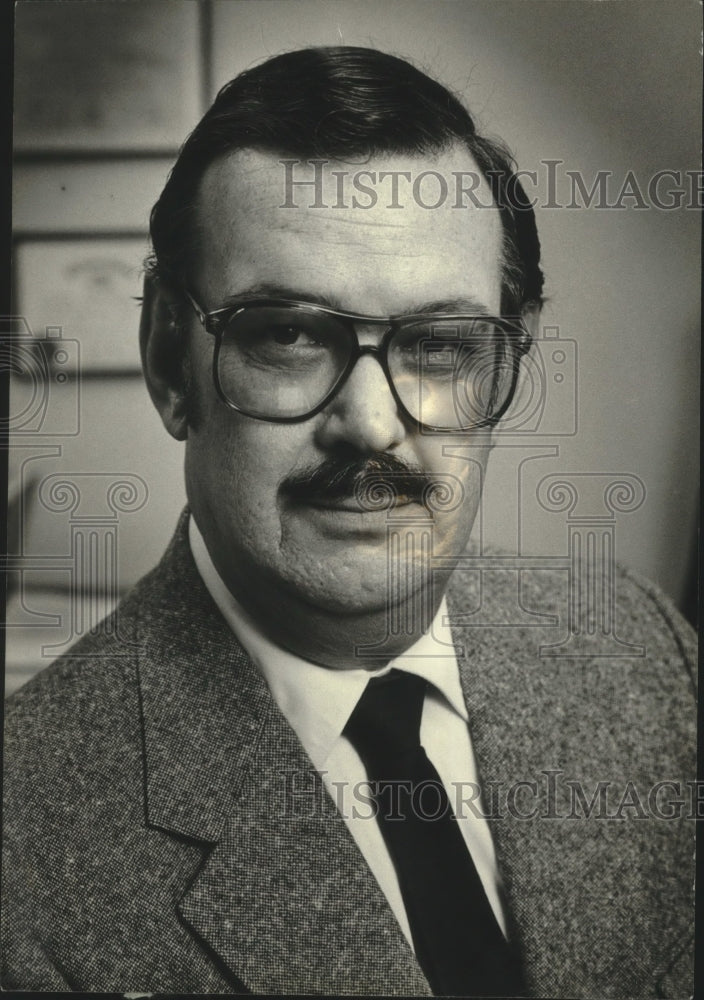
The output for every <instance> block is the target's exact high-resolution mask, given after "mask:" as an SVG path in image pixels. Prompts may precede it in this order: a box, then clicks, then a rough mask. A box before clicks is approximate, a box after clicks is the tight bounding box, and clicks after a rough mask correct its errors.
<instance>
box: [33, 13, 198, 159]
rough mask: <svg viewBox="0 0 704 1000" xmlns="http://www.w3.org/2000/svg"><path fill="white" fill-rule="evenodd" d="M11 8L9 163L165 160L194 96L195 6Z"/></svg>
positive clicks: (187, 122) (192, 114)
mask: <svg viewBox="0 0 704 1000" xmlns="http://www.w3.org/2000/svg"><path fill="white" fill-rule="evenodd" d="M53 6H54V5H53V4H52V3H47V2H35V3H20V4H18V5H17V7H16V21H17V31H18V32H21V37H22V38H23V40H24V43H23V44H22V45H21V46H18V48H17V50H16V58H15V94H14V101H15V109H14V141H15V154H16V156H17V157H19V158H22V157H27V156H37V155H39V156H43V155H61V154H69V155H71V154H81V155H90V154H96V153H97V154H101V155H108V154H114V153H117V154H119V153H123V154H124V153H137V154H142V155H144V154H159V153H161V154H163V153H165V152H173V151H175V150H176V149H178V146H179V145H180V143H181V142H182V141H183V137H184V135H185V134H186V132H187V131H188V129H189V128H190V127H191V126H192V123H193V122H194V121H195V120H197V118H198V116H199V114H200V111H201V107H202V95H203V76H204V69H203V64H202V63H203V61H202V59H199V58H195V59H184V58H183V53H184V52H194V51H196V52H200V51H201V49H202V46H201V44H200V34H201V24H200V22H201V18H202V16H203V15H202V11H201V9H200V5H199V4H191V3H175V4H169V12H168V31H165V30H164V6H163V4H162V3H160V2H159V0H156V2H155V0H138V2H135V0H119V2H118V0H102V2H101V3H78V4H76V3H66V4H62V12H61V18H56V17H55V16H54V14H53V12H52V10H51V8H52V7H53Z"/></svg>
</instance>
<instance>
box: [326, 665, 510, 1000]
mask: <svg viewBox="0 0 704 1000" xmlns="http://www.w3.org/2000/svg"><path fill="white" fill-rule="evenodd" d="M425 691H426V682H425V681H424V680H423V679H422V678H420V677H417V676H415V675H413V674H408V673H404V672H401V671H398V670H391V671H390V672H389V673H388V674H386V675H384V676H383V677H378V678H373V679H372V680H371V681H369V683H368V684H367V687H366V688H365V691H364V693H363V695H362V697H361V698H360V700H359V702H358V703H357V706H356V708H355V710H354V712H353V713H352V715H351V716H350V719H349V721H348V723H347V725H346V727H345V730H344V732H345V735H346V736H347V737H348V738H349V740H350V742H351V743H352V745H353V746H354V748H355V749H356V750H357V753H358V754H359V755H360V757H361V759H362V762H363V763H364V766H365V768H366V770H367V777H368V779H369V781H370V784H371V790H372V795H373V797H374V800H375V802H376V806H377V820H378V822H379V826H380V827H381V832H382V834H383V836H384V840H385V842H386V846H387V848H388V850H389V853H390V855H391V858H392V860H393V863H394V866H395V868H396V873H397V875H398V880H399V884H400V887H401V894H402V896H403V902H404V905H405V908H406V913H407V915H408V922H409V924H410V927H411V933H412V935H413V944H414V948H415V951H416V956H417V958H418V961H419V963H420V966H421V968H422V969H423V972H424V973H425V976H426V978H427V980H428V982H429V983H430V986H431V988H432V990H433V993H434V994H435V995H436V996H447V995H462V996H465V997H467V996H472V997H475V996H476V997H481V996H490V997H499V996H501V997H517V996H523V995H525V987H524V985H523V982H522V978H521V975H520V969H519V966H518V963H517V962H516V959H515V957H514V955H513V953H512V951H511V949H510V948H509V945H508V943H507V942H506V939H505V938H504V936H503V933H502V932H501V928H500V927H499V925H498V923H497V921H496V917H495V916H494V913H493V910H492V909H491V906H490V904H489V901H488V899H487V897H486V893H485V892H484V887H483V886H482V883H481V880H480V878H479V875H478V874H477V870H476V868H475V867H474V863H473V861H472V858H471V855H470V853H469V851H468V850H467V846H466V844H465V841H464V838H463V837H462V834H461V832H460V830H459V828H458V825H457V821H456V819H455V817H454V814H453V813H452V809H451V807H450V803H449V800H448V798H447V793H446V791H445V788H444V786H443V784H442V781H441V779H440V776H439V774H438V772H437V771H436V770H435V767H434V766H433V764H432V763H431V761H430V760H429V759H428V757H427V755H426V753H425V750H424V749H423V747H422V746H421V744H420V721H421V714H422V711H423V701H424V698H425Z"/></svg>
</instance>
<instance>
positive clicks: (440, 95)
mask: <svg viewBox="0 0 704 1000" xmlns="http://www.w3.org/2000/svg"><path fill="white" fill-rule="evenodd" d="M456 143H460V144H462V145H464V146H465V147H466V148H467V149H468V150H469V152H470V153H471V154H472V156H473V157H474V159H475V160H476V162H477V165H478V167H479V170H480V171H481V173H482V174H483V175H484V177H485V178H486V179H487V181H488V182H489V184H490V186H491V191H492V194H493V197H494V201H495V202H496V204H497V206H498V208H499V211H500V213H501V219H502V224H503V234H504V238H503V291H502V312H503V313H504V314H505V315H516V314H517V313H519V312H520V310H521V308H522V307H523V306H525V305H526V304H528V303H540V302H541V300H542V289H543V273H542V271H541V268H540V243H539V240H538V234H537V229H536V225H535V215H534V213H533V209H532V207H531V206H530V204H529V202H528V199H527V198H526V195H525V193H524V191H523V188H522V186H521V184H520V182H519V180H518V179H517V177H516V176H515V173H514V169H513V163H512V159H511V156H510V154H509V152H508V151H507V150H506V149H505V147H504V146H502V145H501V144H500V143H498V142H496V141H494V140H489V139H486V138H483V137H482V136H480V135H478V134H477V131H476V128H475V125H474V121H473V120H472V117H471V115H470V114H469V112H468V111H467V110H466V109H465V108H464V107H463V105H462V104H461V103H460V102H459V100H458V99H457V98H456V97H454V96H453V95H452V94H451V93H450V92H449V91H448V90H447V89H446V88H445V87H443V86H442V85H441V84H439V83H437V82H436V81H435V80H432V79H431V78H430V77H428V76H426V75H425V73H422V72H420V70H418V69H416V68H415V67H413V66H411V65H410V64H409V63H407V62H405V61H404V60H403V59H399V58H396V57H395V56H391V55H388V54H386V53H384V52H379V51H377V50H376V49H368V48H357V47H349V46H339V47H330V48H308V49H300V50H297V51H294V52H286V53H284V54H283V55H279V56H275V57H274V58H272V59H269V60H267V62H264V63H262V64H261V65H259V66H255V67H254V68H253V69H249V70H246V71H245V72H243V73H240V75H239V76H237V77H235V79H234V80H232V81H230V83H227V84H226V85H225V86H224V87H223V88H222V89H221V90H220V92H219V94H218V95H217V97H216V99H215V101H214V103H213V105H212V107H211V108H210V109H209V110H208V111H207V112H206V114H205V115H204V117H203V118H202V119H201V121H200V122H199V124H198V125H197V126H196V128H195V129H194V130H193V132H192V133H191V135H190V136H189V137H188V139H187V140H186V142H185V143H184V145H183V147H182V149H181V151H180V153H179V156H178V159H177V160H176V163H175V165H174V167H173V169H172V171H171V173H170V175H169V178H168V181H167V183H166V185H165V187H164V190H163V192H162V194H161V197H160V198H159V200H158V201H157V203H156V204H155V206H154V208H153V209H152V213H151V223H150V232H151V238H152V246H153V254H152V256H151V258H150V261H149V263H148V265H147V267H148V273H150V274H151V275H152V276H153V277H155V278H157V279H159V280H161V281H164V282H166V283H168V284H172V285H174V286H176V287H178V286H181V285H183V284H188V281H189V274H190V271H191V266H192V261H193V255H194V253H196V252H197V246H198V243H197V227H196V225H195V206H196V202H197V195H198V188H199V184H200V181H201V179H202V177H203V175H204V173H205V171H206V169H207V168H208V166H209V165H210V164H211V163H212V162H213V161H214V160H216V159H218V158H219V157H221V156H224V155H226V154H228V153H232V152H234V151H236V150H239V149H256V150H259V151H264V152H271V153H275V154H277V155H281V156H286V157H296V158H300V159H312V158H323V159H332V160H345V159H352V158H353V159H355V160H357V161H358V160H359V159H360V158H369V157H371V156H373V155H377V154H378V155H383V154H396V153H407V154H411V155H413V154H416V155H422V154H424V153H437V152H440V151H443V150H445V149H447V148H448V147H450V146H452V145H454V144H456Z"/></svg>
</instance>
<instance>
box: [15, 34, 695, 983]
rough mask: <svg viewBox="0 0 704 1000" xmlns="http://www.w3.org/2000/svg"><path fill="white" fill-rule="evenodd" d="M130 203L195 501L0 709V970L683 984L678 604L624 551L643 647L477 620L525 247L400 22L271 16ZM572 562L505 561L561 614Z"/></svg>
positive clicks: (153, 361) (150, 346) (160, 394)
mask: <svg viewBox="0 0 704 1000" xmlns="http://www.w3.org/2000/svg"><path fill="white" fill-rule="evenodd" d="M438 178H439V179H438ZM432 183H435V184H436V185H437V188H436V191H435V196H433V195H432V194H431V193H430V192H431V190H432V189H430V188H429V187H427V185H428V184H432ZM382 184H385V185H386V187H385V188H384V191H383V197H382V196H381V195H380V193H379V192H380V191H381V188H380V185H382ZM424 184H425V185H426V187H423V185H424ZM443 184H445V185H448V187H447V188H444V187H443ZM451 184H454V185H455V187H454V188H453V189H452V196H451V197H441V196H442V195H443V192H446V191H449V190H450V187H449V185H451ZM365 189H366V194H365V193H364V192H365ZM370 191H371V192H372V193H373V194H374V196H375V197H372V195H371V194H370V193H369V192H370ZM409 191H410V193H411V195H412V196H411V197H407V195H408V192H409ZM438 192H439V194H438ZM404 193H405V195H406V197H404V196H403V195H404ZM429 204H432V205H433V206H434V207H433V208H432V210H431V209H430V208H429V207H428V206H429ZM151 234H152V241H153V247H154V254H153V258H152V260H151V263H150V267H149V273H148V277H147V281H146V283H145V297H144V305H143V318H142V328H141V341H142V356H143V364H144V371H145V375H146V379H147V384H148V387H149V391H150V394H151V396H152V399H153V401H154V403H155V405H156V407H157V409H158V411H159V413H160V415H161V418H162V420H163V422H164V425H165V427H166V428H167V430H168V431H169V433H170V434H172V435H173V436H174V437H176V438H177V439H179V440H185V442H186V469H185V472H186V484H187V493H188V500H189V512H186V513H185V514H184V516H183V518H182V520H181V522H180V524H179V526H178V528H177V531H176V535H175V537H174V539H173V541H172V543H171V545H170V547H169V549H168V551H167V553H166V555H165V556H164V558H163V560H162V562H161V563H160V565H159V566H158V567H157V568H156V569H155V570H154V571H153V572H152V573H151V574H150V575H149V576H147V577H146V578H145V579H144V580H143V581H142V582H141V583H140V584H139V585H138V586H137V588H136V589H135V591H134V592H133V593H132V594H131V595H130V596H129V597H128V598H127V599H126V600H125V602H124V603H123V604H122V605H121V607H120V608H119V610H118V613H117V616H116V618H114V619H111V620H109V621H108V623H107V624H106V625H105V626H104V628H103V629H101V630H100V631H99V633H98V634H97V635H95V636H91V637H90V638H89V639H87V640H85V641H83V642H82V643H80V644H79V645H78V646H76V647H75V648H74V650H73V651H72V652H71V653H69V654H68V655H67V656H66V657H63V658H61V659H60V660H59V661H58V662H57V663H55V664H54V665H53V666H52V667H51V668H49V669H48V670H46V671H44V672H43V674H41V675H40V676H38V677H37V678H36V679H35V680H33V681H32V682H31V683H30V684H28V685H27V686H26V687H25V688H24V689H23V690H22V691H21V692H20V693H19V694H18V695H17V696H16V697H15V698H14V699H13V700H12V703H11V705H10V707H9V709H8V713H7V717H6V728H5V746H6V777H5V792H6V805H5V835H6V844H5V849H4V855H3V873H4V879H5V885H4V895H3V917H4V932H3V933H4V938H3V949H2V952H3V963H4V973H3V984H4V986H5V988H20V989H64V990H66V989H73V990H96V991H105V990H119V991H148V992H206V993H207V992H255V993H277V992H278V993H318V994H329V995H340V994H359V995H373V994H382V995H383V994H396V995H428V994H431V993H435V994H437V995H457V994H461V995H478V996H486V995H493V996H502V995H529V996H580V997H588V996H600V997H603V996H613V997H626V996H628V997H635V996H638V997H641V996H643V997H644V996H653V995H659V996H682V995H685V993H686V992H689V991H690V990H691V972H692V966H691V925H692V919H691V911H690V905H691V880H692V870H691V854H692V832H691V824H690V823H689V822H688V819H687V816H688V814H687V809H686V808H685V809H683V808H681V807H678V806H677V801H679V800H678V799H677V795H678V794H680V797H681V795H684V794H686V788H687V785H686V782H687V780H688V779H690V778H691V777H692V776H693V764H692V743H693V740H692V729H691V721H690V720H691V716H692V706H693V680H692V672H693V659H692V656H693V654H692V644H691V637H690V635H689V634H688V632H687V629H686V627H685V626H684V625H683V623H682V622H681V621H680V620H679V619H678V617H677V615H676V613H675V612H674V611H673V609H672V608H671V607H670V606H669V604H668V603H667V601H665V600H664V599H663V598H662V597H661V596H660V595H658V594H656V592H655V591H654V590H653V589H652V588H650V587H648V586H647V585H644V584H641V583H638V582H636V581H635V580H633V579H631V578H630V577H628V576H625V575H624V576H622V577H621V578H619V581H618V584H619V589H618V594H619V597H620V600H621V604H620V609H619V624H620V628H621V630H622V634H621V638H622V639H623V640H624V641H625V642H630V643H631V644H633V645H635V644H639V645H640V646H642V647H644V651H645V655H644V656H643V657H638V658H628V657H624V658H618V657H613V656H611V657H609V656H606V647H605V646H604V648H601V647H600V646H599V640H598V637H597V639H596V640H595V639H594V636H593V631H594V630H593V629H591V628H590V630H589V633H590V634H589V635H587V636H585V639H584V641H585V642H587V640H591V656H590V657H589V658H581V659H576V660H575V659H569V658H568V659H564V658H561V657H559V656H558V657H541V656H539V655H538V653H537V649H538V646H539V643H538V644H536V638H535V634H534V630H533V632H532V633H531V634H530V635H529V634H528V632H529V631H530V630H528V629H524V628H521V627H512V628H511V627H509V628H496V629H486V628H484V629H476V628H472V627H471V621H470V617H471V612H472V610H473V609H475V608H476V606H477V579H476V575H475V573H474V572H473V570H472V564H471V562H467V557H466V555H465V553H466V550H467V545H468V542H469V538H470V533H471V530H472V525H473V522H474V518H475V515H476V513H477V508H478V504H479V500H480V496H481V485H482V478H483V475H484V472H485V469H486V467H487V461H488V458H489V454H490V451H491V448H492V445H493V443H494V440H495V435H496V433H498V428H500V426H501V419H502V417H504V415H505V414H508V413H509V412H510V407H511V405H512V401H513V399H514V396H515V392H516V385H517V381H518V378H519V371H520V359H521V356H522V355H523V354H524V353H525V352H526V351H527V350H528V349H529V347H530V339H531V333H535V331H536V328H537V324H538V318H539V310H540V304H541V295H542V283H543V279H542V273H541V270H540V263H539V257H540V250H539V243H538V239H537V234H536V230H535V220H534V216H533V212H532V210H530V209H529V208H528V206H527V202H526V199H525V197H524V196H523V194H522V191H521V188H520V185H519V184H518V182H517V181H516V179H515V177H514V176H513V174H512V172H511V168H510V164H509V161H508V159H507V156H506V154H505V152H504V151H503V150H502V149H501V148H500V147H499V146H498V145H496V144H494V143H491V142H489V141H487V140H486V139H483V138H481V137H480V136H478V135H477V133H476V131H475V129H474V125H473V122H472V119H471V118H470V116H469V115H468V113H467V112H466V111H465V110H464V109H463V108H462V107H461V105H460V104H459V103H458V102H457V101H456V99H455V98H453V97H452V96H451V95H450V94H449V93H448V92H447V91H446V90H445V89H444V88H442V87H441V86H440V85H438V84H437V83H434V82H433V81H432V80H430V79H429V78H428V77H426V76H425V75H423V74H421V73H419V72H418V71H416V70H415V69H413V68H412V67H410V66H409V65H408V64H406V63H405V62H403V61H401V60H398V59H396V58H392V57H390V56H387V55H383V54H381V53H379V52H375V51H373V50H367V49H354V48H334V49H310V50H304V51H301V52H293V53H289V54H287V55H283V56H280V57H277V58H275V59H272V60H270V61H269V62H267V63H265V64H263V65H262V66H259V67H257V68H255V69H253V70H250V71H248V72H246V73H244V74H242V75H241V76H240V77H238V78H236V79H235V80H234V81H233V82H232V83H231V84H229V85H228V86H227V87H225V88H224V89H223V91H221V93H220V95H219V96H218V98H217V99H216V101H215V103H214V105H213V107H212V108H211V109H210V111H209V112H208V113H207V114H206V116H205V117H204V119H203V120H202V122H201V123H200V124H199V126H198V127H197V128H196V130H195V131H194V132H193V134H192V135H191V136H190V137H189V139H188V140H187V142H186V144H185V146H184V147H183V149H182V151H181V153H180V155H179V158H178V160H177V163H176V165H175V167H174V170H173V171H172V174H171V175H170V178H169V180H168V182H167V184H166V187H165V189H164V192H163V193H162V196H161V198H160V199H159V201H158V203H157V205H156V206H155V208H154V211H153V213H152V219H151ZM453 570H455V572H454V576H453ZM573 591H574V588H572V590H571V591H570V593H569V594H568V588H567V587H566V579H565V577H564V575H563V574H561V573H559V572H546V571H544V570H539V571H536V572H534V573H532V574H531V573H525V574H524V576H523V578H522V600H523V601H524V604H525V606H526V607H529V608H531V609H532V610H534V611H535V612H536V613H539V614H543V615H547V616H553V617H552V618H548V619H546V621H548V620H549V621H550V622H554V621H555V620H556V619H555V616H557V620H559V621H561V622H566V621H567V618H566V609H567V599H568V596H569V597H570V599H571V600H572V602H573V607H574V602H579V599H580V598H579V595H578V594H576V593H574V592H573ZM509 624H510V622H509ZM542 631H543V638H544V639H546V632H547V630H542ZM552 636H553V638H554V631H553V632H552ZM421 745H422V747H424V748H425V750H423V749H422V748H421ZM426 751H427V752H426ZM543 786H544V787H545V789H546V790H547V792H546V797H545V799H544V801H543V800H542V799H541V794H542V792H541V789H542V788H543ZM611 788H614V789H616V790H617V793H618V794H617V798H616V801H615V803H614V802H607V801H606V797H607V796H608V793H609V790H610V789H611ZM480 789H481V794H479V790H480ZM653 789H655V792H653ZM638 790H640V792H639V791H638ZM646 791H647V792H648V793H652V795H650V797H649V798H648V800H647V801H648V804H649V805H650V807H651V808H650V811H649V812H646V811H645V809H644V807H643V803H642V800H641V799H642V796H643V795H644V794H645V792H646ZM592 794H593V798H592ZM587 800H589V801H587ZM651 800H652V801H651ZM641 813H642V815H641Z"/></svg>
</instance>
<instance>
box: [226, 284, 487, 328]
mask: <svg viewBox="0 0 704 1000" xmlns="http://www.w3.org/2000/svg"><path fill="white" fill-rule="evenodd" d="M257 298H268V299H290V300H292V301H294V302H309V303H310V304H311V305H319V306H327V308H328V309H336V310H338V311H340V312H354V310H348V309H345V308H344V306H343V305H342V303H341V302H340V300H339V299H338V298H336V297H335V296H331V295H326V294H323V293H321V292H311V291H308V290H305V289H302V288H294V287H293V286H290V285H280V284H277V283H274V282H261V283H258V284H255V285H250V286H249V287H248V288H245V289H242V291H240V292H236V293H234V294H233V295H228V296H227V298H225V299H224V300H223V302H222V305H221V306H220V307H219V308H222V309H231V308H235V307H236V306H238V305H240V304H241V303H242V302H245V301H247V300H248V299H257ZM435 313H454V314H465V315H470V316H488V315H490V314H491V310H490V309H489V308H488V307H487V306H486V305H485V304H484V303H483V302H482V301H481V300H480V299H477V298H475V297H474V296H472V295H462V296H460V297H459V298H452V299H434V300H433V301H431V302H414V303H412V304H411V305H410V306H409V307H408V308H407V309H404V310H403V312H400V313H395V314H394V315H393V317H392V318H394V319H400V318H402V317H404V316H424V315H431V314H435ZM361 315H366V313H362V314H361ZM370 315H371V314H370Z"/></svg>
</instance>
